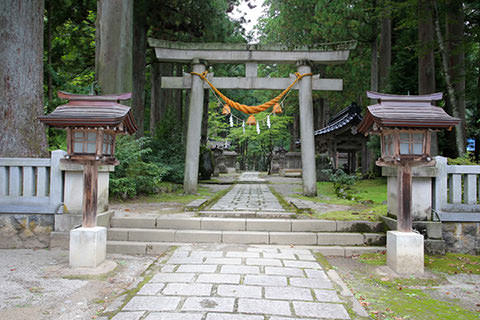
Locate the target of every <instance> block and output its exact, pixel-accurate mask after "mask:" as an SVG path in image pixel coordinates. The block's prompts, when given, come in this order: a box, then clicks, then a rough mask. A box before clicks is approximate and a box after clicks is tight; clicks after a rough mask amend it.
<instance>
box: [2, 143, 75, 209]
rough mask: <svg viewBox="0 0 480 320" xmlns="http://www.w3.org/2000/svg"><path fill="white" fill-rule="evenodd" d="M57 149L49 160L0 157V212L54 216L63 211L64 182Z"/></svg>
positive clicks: (62, 153) (61, 155)
mask: <svg viewBox="0 0 480 320" xmlns="http://www.w3.org/2000/svg"><path fill="white" fill-rule="evenodd" d="M65 154H66V153H65V152H64V151H61V150H56V151H53V152H52V156H51V158H46V159H40V158H0V213H42V214H55V213H59V212H62V210H63V179H62V171H61V169H60V160H61V159H62V158H63V157H64V156H65Z"/></svg>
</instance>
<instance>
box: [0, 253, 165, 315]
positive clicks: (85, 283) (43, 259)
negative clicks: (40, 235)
mask: <svg viewBox="0 0 480 320" xmlns="http://www.w3.org/2000/svg"><path fill="white" fill-rule="evenodd" d="M0 256H1V257H2V258H1V259H0V319H12V320H13V319H15V320H16V319H19V320H20V319H21V320H30V319H31V320H43V319H45V320H46V319H58V320H71V319H95V318H96V317H97V312H101V311H102V310H103V309H104V307H105V306H106V305H108V304H109V302H111V300H113V299H114V298H115V296H116V295H118V294H119V293H122V292H123V291H124V290H125V289H126V288H128V286H129V285H131V284H132V283H134V282H135V281H136V280H137V279H138V278H139V277H140V274H141V273H142V272H143V271H144V270H146V268H147V267H148V266H149V265H150V264H152V263H153V261H154V260H155V258H154V257H136V256H123V255H109V256H108V257H107V259H108V260H113V261H115V262H116V263H117V264H118V267H117V268H116V269H115V271H114V272H111V273H109V274H108V276H104V277H87V276H83V277H78V279H76V277H75V276H68V277H67V276H64V275H65V274H66V273H68V271H69V267H68V251H65V250H53V249H52V250H44V249H41V250H30V249H12V250H0Z"/></svg>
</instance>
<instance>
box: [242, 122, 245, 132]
mask: <svg viewBox="0 0 480 320" xmlns="http://www.w3.org/2000/svg"><path fill="white" fill-rule="evenodd" d="M242 128H243V134H245V121H242Z"/></svg>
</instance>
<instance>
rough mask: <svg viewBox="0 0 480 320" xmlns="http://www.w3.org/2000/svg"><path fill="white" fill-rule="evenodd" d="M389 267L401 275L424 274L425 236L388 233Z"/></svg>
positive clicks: (397, 232) (410, 233) (411, 233)
mask: <svg viewBox="0 0 480 320" xmlns="http://www.w3.org/2000/svg"><path fill="white" fill-rule="evenodd" d="M387 265H388V266H389V267H390V269H392V270H393V271H395V272H396V273H399V274H422V273H423V266H424V261H423V236H422V235H421V234H418V233H414V232H400V231H388V232H387Z"/></svg>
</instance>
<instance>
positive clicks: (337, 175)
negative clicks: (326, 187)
mask: <svg viewBox="0 0 480 320" xmlns="http://www.w3.org/2000/svg"><path fill="white" fill-rule="evenodd" d="M324 171H325V172H329V173H330V181H331V182H332V183H333V189H334V190H335V194H336V195H337V197H339V198H342V199H348V200H355V199H354V196H353V195H352V194H351V191H352V188H351V186H352V185H354V184H355V182H356V181H357V180H358V177H357V176H356V175H349V174H346V173H345V171H343V170H342V169H338V170H336V171H335V172H333V170H324Z"/></svg>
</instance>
